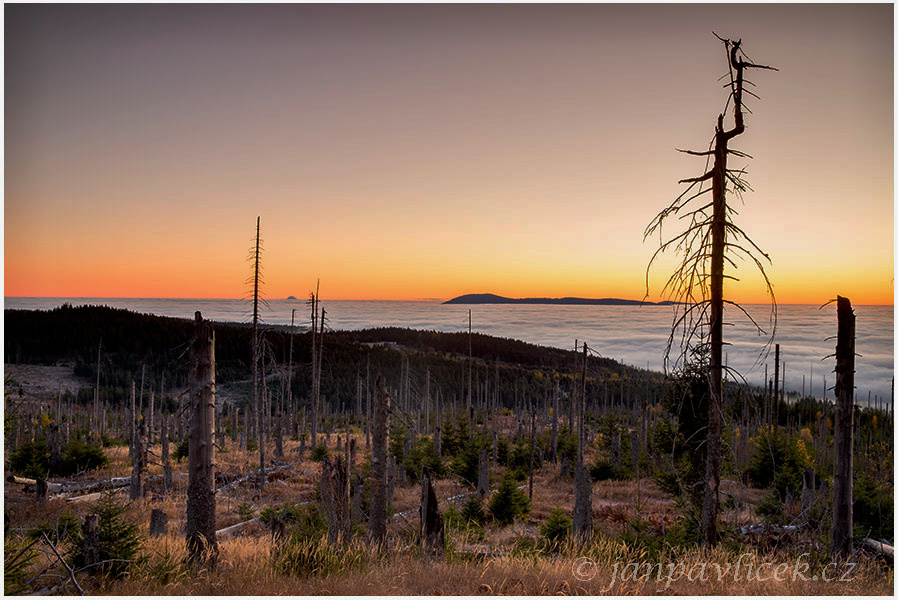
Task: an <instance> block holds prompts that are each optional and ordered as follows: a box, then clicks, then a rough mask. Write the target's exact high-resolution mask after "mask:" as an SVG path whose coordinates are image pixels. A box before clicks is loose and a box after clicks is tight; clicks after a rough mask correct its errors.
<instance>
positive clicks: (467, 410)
mask: <svg viewBox="0 0 898 600" xmlns="http://www.w3.org/2000/svg"><path fill="white" fill-rule="evenodd" d="M473 367H474V340H473V330H472V328H471V309H470V308H469V309H468V396H467V401H466V404H465V414H467V416H468V421H469V422H470V425H469V427H468V434H469V437H470V438H473V437H474V419H472V418H471V417H472V413H471V395H472V393H473V385H474V379H473Z"/></svg>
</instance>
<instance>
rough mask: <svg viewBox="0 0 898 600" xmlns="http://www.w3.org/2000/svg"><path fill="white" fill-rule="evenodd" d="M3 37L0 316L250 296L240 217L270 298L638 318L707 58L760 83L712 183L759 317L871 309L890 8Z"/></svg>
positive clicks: (185, 22)
mask: <svg viewBox="0 0 898 600" xmlns="http://www.w3.org/2000/svg"><path fill="white" fill-rule="evenodd" d="M4 12H5V183H4V186H5V190H4V191H5V210H4V215H5V228H4V230H5V240H4V250H5V260H4V268H5V274H4V282H5V290H4V294H5V295H6V296H71V297H196V298H218V297H222V298H236V297H241V296H245V295H246V293H247V290H248V289H249V288H248V286H247V285H246V283H245V281H246V278H247V276H248V275H249V273H250V266H249V264H248V263H247V262H246V256H247V251H248V249H249V247H250V245H251V242H252V237H253V234H254V228H255V219H256V216H257V215H261V217H262V233H263V238H264V245H265V251H264V255H263V256H264V258H263V260H264V263H263V264H264V269H265V281H266V285H265V288H264V289H265V293H266V295H267V296H268V297H271V298H278V297H285V296H287V295H289V294H292V295H296V296H299V297H302V296H305V295H306V294H307V293H308V290H310V289H311V288H312V287H313V286H314V283H315V280H316V278H318V277H321V279H322V297H324V298H331V299H419V298H449V297H453V296H456V295H459V294H463V293H470V292H487V291H489V292H494V293H498V294H502V295H506V296H583V297H605V296H618V297H626V298H641V297H642V296H643V294H644V290H645V267H646V264H647V262H648V259H649V257H650V256H651V253H652V252H653V250H654V248H655V247H656V246H657V243H658V241H657V238H654V239H652V240H650V241H647V242H645V243H644V242H643V239H642V233H643V229H644V227H645V226H646V225H647V224H648V222H649V221H650V220H651V219H652V217H653V216H654V215H655V213H657V212H658V211H659V210H660V209H662V208H663V207H664V206H665V205H666V204H667V203H668V202H669V201H670V200H672V199H673V198H674V197H675V196H676V195H677V194H678V193H679V191H680V190H681V188H682V186H680V185H678V184H677V180H678V179H681V178H685V177H692V176H696V175H700V174H701V173H702V171H703V167H704V163H703V161H702V160H701V159H696V158H691V157H688V156H685V155H682V154H679V153H677V152H676V151H675V148H692V149H698V150H701V149H705V148H706V147H707V144H708V141H709V140H710V138H711V136H712V134H713V127H714V123H715V120H716V115H717V114H718V113H719V112H720V111H721V109H722V107H723V103H724V100H725V97H726V91H725V90H724V89H723V88H722V87H721V83H720V82H718V81H717V78H718V77H719V76H720V75H722V74H723V73H725V71H726V62H725V60H726V59H725V56H724V53H723V49H722V46H721V45H720V43H719V42H718V41H717V40H716V39H715V38H714V37H713V35H712V33H711V32H712V31H716V32H717V33H718V34H720V35H722V36H725V37H731V38H738V37H741V38H742V39H743V41H744V47H745V49H746V51H747V52H748V55H749V56H750V57H751V58H752V59H753V60H755V61H757V62H760V63H765V64H772V65H775V66H777V67H779V69H780V72H778V73H773V72H756V73H754V74H752V76H751V79H752V80H753V81H754V82H755V83H756V84H757V86H758V87H757V89H755V88H752V89H753V91H756V92H757V93H759V94H760V96H761V98H762V100H761V101H757V100H753V99H749V107H750V108H751V110H752V111H753V114H749V115H747V116H746V123H747V127H748V130H747V132H746V133H745V134H744V135H742V136H740V137H738V138H736V139H735V140H734V142H733V143H732V147H735V148H737V149H739V150H742V151H745V152H748V153H749V154H751V155H753V156H754V157H755V158H754V160H752V161H741V162H740V161H738V160H734V161H731V166H741V165H742V164H743V163H745V162H748V168H749V180H750V182H751V183H752V186H753V187H754V189H755V192H754V193H749V194H747V195H746V197H745V204H744V205H741V204H737V208H738V209H739V210H740V215H739V216H738V217H737V219H738V220H737V222H738V223H739V224H740V225H741V226H742V227H743V228H744V229H745V230H746V231H748V232H749V233H750V234H751V235H752V236H753V238H754V240H755V241H756V242H757V243H758V244H759V245H760V246H761V247H763V248H764V249H765V250H766V251H767V252H768V253H769V254H770V256H771V258H772V259H773V265H772V266H771V267H770V268H769V275H770V278H771V279H772V281H773V283H774V289H775V291H776V294H777V299H778V301H780V302H784V303H793V302H794V303H817V304H822V303H823V302H825V301H827V300H829V299H830V298H833V297H835V295H836V294H841V295H845V296H848V297H849V298H851V300H852V301H853V302H854V303H855V304H891V303H892V302H893V289H894V279H893V277H894V254H893V242H894V232H893V131H894V127H893V100H894V99H893V71H894V65H893V37H894V31H893V6H892V5H891V4H876V5H859V4H850V5H831V4H830V5H808V4H805V5H757V4H755V5H708V4H702V5H639V4H629V5H602V4H599V5H564V6H561V5H557V6H556V5H496V6H489V5H455V6H449V5H442V6H441V5H370V4H369V5H263V6H258V5H195V6H188V5H92V6H79V5H16V4H7V5H5V6H4ZM736 202H737V203H738V201H736ZM666 231H669V232H673V231H674V229H673V227H670V228H668V229H667V230H666ZM672 264H673V261H672V260H671V261H666V262H662V263H660V264H659V268H658V270H657V271H656V272H657V274H658V277H657V278H653V280H652V292H653V294H652V296H651V298H652V299H658V297H657V294H656V292H658V291H660V288H661V283H662V282H663V281H662V276H663V275H665V274H666V273H669V271H670V267H671V265H672ZM733 274H734V275H736V276H739V277H744V281H743V282H741V283H739V284H733V283H731V282H728V283H727V294H728V295H729V296H730V297H732V298H735V299H738V300H741V301H745V302H752V301H760V302H763V301H765V299H766V296H765V293H764V288H763V286H762V285H761V283H760V281H759V279H758V278H757V277H756V276H755V275H754V271H753V270H752V269H751V268H750V267H749V265H747V264H745V265H743V266H742V267H741V268H740V269H739V271H737V272H735V273H733Z"/></svg>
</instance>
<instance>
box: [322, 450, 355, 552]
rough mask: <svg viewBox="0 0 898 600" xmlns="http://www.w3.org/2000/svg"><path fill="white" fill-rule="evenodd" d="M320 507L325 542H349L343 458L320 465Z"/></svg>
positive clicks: (326, 460) (347, 487) (349, 528)
mask: <svg viewBox="0 0 898 600" xmlns="http://www.w3.org/2000/svg"><path fill="white" fill-rule="evenodd" d="M321 505H322V506H323V508H324V514H325V515H326V516H327V523H328V524H327V541H328V542H330V543H332V544H334V543H337V542H343V543H345V542H347V541H349V536H350V533H351V528H352V520H351V518H350V517H351V515H350V512H349V468H348V466H347V462H346V461H344V460H343V457H341V456H337V457H336V458H335V459H334V460H331V459H330V457H329V456H325V457H324V461H323V462H322V463H321Z"/></svg>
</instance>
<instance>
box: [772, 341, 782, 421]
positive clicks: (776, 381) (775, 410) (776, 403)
mask: <svg viewBox="0 0 898 600" xmlns="http://www.w3.org/2000/svg"><path fill="white" fill-rule="evenodd" d="M779 413H780V345H779V344H776V347H775V348H774V351H773V397H772V398H771V411H770V417H771V421H772V422H773V432H774V433H776V430H777V428H778V427H779Z"/></svg>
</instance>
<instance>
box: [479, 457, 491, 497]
mask: <svg viewBox="0 0 898 600" xmlns="http://www.w3.org/2000/svg"><path fill="white" fill-rule="evenodd" d="M489 493H490V463H489V461H488V460H487V458H486V449H485V448H484V449H482V450H480V456H478V457H477V497H478V498H479V499H480V501H481V502H483V500H484V499H485V498H486V497H487V496H488V495H489Z"/></svg>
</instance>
